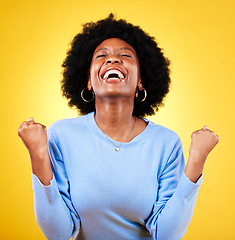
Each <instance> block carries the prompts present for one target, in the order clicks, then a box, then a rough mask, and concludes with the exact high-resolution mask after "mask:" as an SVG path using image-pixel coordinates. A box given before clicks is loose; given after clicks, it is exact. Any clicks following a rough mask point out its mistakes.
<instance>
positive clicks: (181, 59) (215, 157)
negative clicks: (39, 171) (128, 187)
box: [0, 0, 235, 240]
mask: <svg viewBox="0 0 235 240" xmlns="http://www.w3.org/2000/svg"><path fill="white" fill-rule="evenodd" d="M111 11H112V12H113V13H115V14H117V17H118V18H126V19H127V21H129V22H132V23H133V24H135V25H140V26H141V27H142V28H143V29H144V30H145V31H146V32H148V33H150V35H153V36H155V37H156V39H157V41H158V42H159V44H160V47H162V48H163V49H164V52H165V54H166V56H167V57H168V58H169V59H170V60H171V61H172V65H171V69H172V75H171V76H172V86H171V91H170V93H169V95H168V97H167V99H166V101H165V107H163V108H161V109H160V111H159V113H157V114H156V115H155V116H154V117H151V118H150V119H151V120H152V121H154V122H156V123H158V124H161V125H164V126H166V127H168V128H170V129H172V130H174V131H175V132H176V133H178V135H179V136H180V138H181V139H182V142H183V146H184V152H185V157H186V158H187V157H188V149H189V146H190V136H191V132H192V131H194V130H197V129H199V128H201V127H202V126H203V125H204V124H207V125H208V126H209V127H210V128H211V129H212V130H214V131H215V132H216V133H217V134H218V135H219V136H220V142H219V144H218V146H217V147H216V148H215V149H214V150H213V151H212V152H211V153H210V155H209V157H208V160H207V163H206V166H205V170H204V182H203V185H202V187H201V189H200V192H199V196H198V200H197V204H196V208H195V212H194V215H193V219H192V222H191V224H190V226H189V228H188V231H187V233H186V235H185V237H184V238H183V239H184V240H194V239H195V240H196V239H207V240H208V239H213V240H215V239H220V240H221V239H223V240H224V239H235V229H234V223H235V222H234V216H235V211H234V210H235V208H234V203H235V197H234V196H235V194H234V183H233V181H234V175H235V174H234V169H235V160H234V147H235V146H234V143H235V141H234V136H235V130H234V117H235V114H234V104H235V97H234V90H235V74H234V72H235V71H234V59H235V47H234V44H235V38H234V36H235V33H234V32H235V31H234V29H235V17H234V12H235V2H234V1H233V0H230V1H229V0H221V1H218V0H211V1H207V0H197V1H196V0H195V1H189V0H175V1H174V0H172V1H170V0H167V1H166V0H164V1H163V0H152V1H148V0H145V1H136V0H135V1H134V0H129V1H128V0H119V1H113V0H112V1H111V0H107V1H104V0H100V1H95V0H90V1H79V0H66V1H60V0H57V1H50V0H40V1H32V0H29V1H24V0H23V1H11V0H8V1H1V6H0V27H1V28H0V34H1V37H0V44H1V48H0V57H1V60H0V77H1V80H0V81H1V85H0V87H1V94H0V98H1V100H0V104H1V118H0V121H1V122H0V128H1V129H0V132H1V138H0V141H1V142H0V146H1V151H0V156H1V168H0V171H1V174H0V182H1V198H0V206H1V210H0V214H1V216H0V239H4V240H13V239H18V240H21V239H22V240H23V239H24V240H25V239H34V240H42V239H45V237H44V236H43V234H42V233H41V231H40V229H39V227H38V226H37V224H36V221H35V219H34V212H33V194H32V186H31V168H30V159H29V156H28V152H27V150H26V148H25V147H24V146H23V144H22V142H21V140H20V138H19V137H18V135H17V128H18V126H19V124H20V123H21V122H22V121H23V120H27V119H28V118H29V117H31V116H33V117H34V118H35V120H36V121H39V122H41V123H43V124H45V125H47V126H49V125H50V124H51V123H52V122H54V121H56V120H58V119H62V118H68V117H75V116H76V111H74V110H71V109H69V108H68V107H67V101H66V99H64V98H62V96H61V92H60V84H59V81H60V80H61V71H62V69H61V67H60V66H61V63H62V61H63V59H64V58H65V54H66V50H67V49H68V47H69V45H68V43H69V42H70V41H71V40H72V38H73V36H74V35H75V34H77V33H78V32H79V31H80V30H81V24H82V23H85V22H87V21H96V20H99V19H101V18H104V17H106V16H108V14H109V13H110V12H111Z"/></svg>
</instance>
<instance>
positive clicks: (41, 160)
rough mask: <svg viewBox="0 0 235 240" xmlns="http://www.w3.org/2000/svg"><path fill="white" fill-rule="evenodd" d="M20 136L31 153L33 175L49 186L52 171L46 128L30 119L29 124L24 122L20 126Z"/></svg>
mask: <svg viewBox="0 0 235 240" xmlns="http://www.w3.org/2000/svg"><path fill="white" fill-rule="evenodd" d="M18 135H19V136H20V138H21V139H22V141H23V143H24V145H25V146H26V148H27V149H28V151H29V155H30V158H31V165H32V171H33V173H34V174H35V175H36V176H37V177H38V178H39V179H40V181H41V182H42V183H43V184H45V185H49V184H50V180H51V179H52V171H51V166H50V160H49V156H48V143H47V130H46V126H44V125H42V124H40V123H36V122H35V121H34V119H33V118H29V120H28V121H27V122H26V121H24V122H22V123H21V124H20V126H19V128H18Z"/></svg>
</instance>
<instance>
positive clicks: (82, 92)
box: [81, 88, 95, 102]
mask: <svg viewBox="0 0 235 240" xmlns="http://www.w3.org/2000/svg"><path fill="white" fill-rule="evenodd" d="M85 90H86V88H83V89H82V91H81V98H82V100H83V101H84V102H91V101H92V100H93V99H94V95H95V94H94V92H93V90H92V98H91V99H90V100H86V99H85V98H84V96H83V94H84V91H85ZM88 91H89V90H88ZM89 92H91V91H89Z"/></svg>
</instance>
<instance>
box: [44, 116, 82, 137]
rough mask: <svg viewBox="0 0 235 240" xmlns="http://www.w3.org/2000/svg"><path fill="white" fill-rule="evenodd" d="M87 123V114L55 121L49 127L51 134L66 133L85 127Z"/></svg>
mask: <svg viewBox="0 0 235 240" xmlns="http://www.w3.org/2000/svg"><path fill="white" fill-rule="evenodd" d="M86 123H87V115H83V116H78V117H76V118H67V119H61V120H58V121H55V122H54V123H52V124H51V125H50V127H49V128H48V133H50V134H55V135H57V134H60V135H61V134H66V133H68V132H71V131H76V130H79V129H84V127H85V126H86Z"/></svg>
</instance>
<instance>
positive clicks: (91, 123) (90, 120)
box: [87, 112, 154, 148]
mask: <svg viewBox="0 0 235 240" xmlns="http://www.w3.org/2000/svg"><path fill="white" fill-rule="evenodd" d="M94 115H95V112H91V113H88V114H87V125H88V128H89V129H90V131H91V132H92V133H93V134H95V135H96V136H98V137H99V139H100V140H102V141H105V142H107V143H109V144H110V140H111V141H112V142H113V143H114V144H115V145H119V144H121V147H122V148H128V147H133V146H135V145H138V144H140V143H143V142H145V141H147V140H148V139H149V137H150V135H151V134H152V133H153V127H154V123H152V122H151V121H149V120H148V119H146V118H142V119H143V120H144V121H145V122H146V123H147V126H146V127H145V129H144V130H143V131H142V132H141V133H140V134H138V135H137V136H136V137H134V138H133V139H132V140H131V141H130V142H122V143H121V142H118V141H116V140H114V139H112V138H110V137H109V136H108V135H106V134H105V133H104V132H103V131H102V130H101V129H100V128H99V127H98V125H97V124H96V121H95V118H94Z"/></svg>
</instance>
